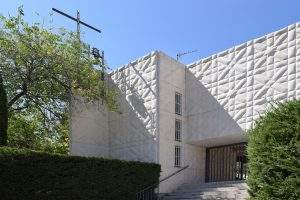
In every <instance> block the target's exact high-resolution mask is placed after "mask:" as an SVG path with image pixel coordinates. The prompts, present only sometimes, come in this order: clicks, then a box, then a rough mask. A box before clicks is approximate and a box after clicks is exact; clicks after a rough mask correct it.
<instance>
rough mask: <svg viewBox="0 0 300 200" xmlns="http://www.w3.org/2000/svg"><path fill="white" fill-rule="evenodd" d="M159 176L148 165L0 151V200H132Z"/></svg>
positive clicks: (154, 165)
mask: <svg viewBox="0 0 300 200" xmlns="http://www.w3.org/2000/svg"><path fill="white" fill-rule="evenodd" d="M159 174H160V166H159V165H157V164H152V163H142V162H129V161H121V160H109V159H102V158H86V157H78V156H66V155H58V154H48V153H42V152H35V151H31V150H25V149H22V150H20V149H13V148H7V147H6V148H4V147H1V148H0V199H1V200H6V199H7V200H19V199H20V200H43V199H47V200H52V199H53V200H54V199H55V200H57V199H64V200H68V199H70V200H71V199H72V200H75V199H76V200H81V199H86V200H94V199H95V200H96V199H97V200H101V199H106V200H110V199H113V200H122V199H124V200H125V199H126V200H127V199H128V200H132V199H134V198H135V193H136V192H137V191H139V190H140V189H143V188H144V187H146V186H149V185H151V184H153V183H157V182H158V179H159Z"/></svg>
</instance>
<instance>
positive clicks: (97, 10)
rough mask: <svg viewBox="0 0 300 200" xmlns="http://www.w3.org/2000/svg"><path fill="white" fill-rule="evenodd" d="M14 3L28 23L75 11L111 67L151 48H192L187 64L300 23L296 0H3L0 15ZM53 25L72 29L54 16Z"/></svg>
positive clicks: (71, 24)
mask: <svg viewBox="0 0 300 200" xmlns="http://www.w3.org/2000/svg"><path fill="white" fill-rule="evenodd" d="M19 5H24V10H25V18H26V19H27V20H28V21H41V18H44V19H45V21H46V23H47V20H50V17H49V13H50V12H51V8H52V7H55V8H57V9H60V10H62V11H64V12H67V13H69V14H70V15H73V16H75V15H76V10H80V13H81V19H82V20H83V21H85V22H88V23H89V24H92V25H93V26H95V27H99V28H100V29H102V30H103V33H102V34H98V33H96V32H93V31H91V30H89V29H87V28H82V30H83V31H84V32H85V34H84V40H85V41H87V42H88V43H90V44H91V45H92V46H95V47H98V48H102V49H104V50H105V55H106V60H107V63H108V65H109V67H111V68H116V67H119V66H121V65H123V64H126V63H128V62H129V61H132V60H134V59H136V58H138V57H141V56H143V55H145V54H147V53H148V52H150V51H153V50H162V51H164V52H165V53H167V54H168V55H170V56H172V57H176V53H177V52H184V51H189V50H194V49H197V50H198V52H196V53H193V54H190V55H186V56H184V57H183V58H182V60H181V62H183V63H186V64H187V63H191V62H193V61H196V60H198V59H200V58H203V57H207V56H209V55H212V54H214V53H217V52H219V51H222V50H225V49H227V48H230V47H232V46H234V45H238V44H241V43H243V42H246V41H248V40H250V39H253V38H256V37H259V36H262V35H264V34H266V33H269V32H273V31H275V30H278V29H280V28H283V27H285V26H287V25H290V24H292V23H295V22H299V21H300V12H299V8H300V1H299V0H181V1H180V0H147V1H146V0H90V1H89V0H81V1H79V0H76V1H75V0H73V1H71V0H43V1H42V0H31V1H29V0H24V1H20V0H9V1H8V0H7V1H2V2H1V6H0V13H1V14H2V15H8V14H14V13H15V12H16V10H17V7H18V6H19ZM35 12H38V13H40V18H39V17H37V16H36V14H35ZM53 25H54V27H57V28H58V27H61V26H63V27H66V28H67V29H70V30H74V31H75V30H76V24H75V23H74V22H72V21H70V20H69V19H66V18H65V17H62V16H59V15H58V14H54V15H53Z"/></svg>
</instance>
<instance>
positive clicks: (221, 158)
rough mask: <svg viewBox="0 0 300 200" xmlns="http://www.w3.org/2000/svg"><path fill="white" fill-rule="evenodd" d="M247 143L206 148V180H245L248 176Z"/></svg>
mask: <svg viewBox="0 0 300 200" xmlns="http://www.w3.org/2000/svg"><path fill="white" fill-rule="evenodd" d="M245 150H246V143H238V144H231V145H224V146H217V147H210V148H207V149H206V177H205V180H206V182H217V181H234V180H245V179H246V176H247V158H246V154H245Z"/></svg>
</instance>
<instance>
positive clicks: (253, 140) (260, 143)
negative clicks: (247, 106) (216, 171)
mask: <svg viewBox="0 0 300 200" xmlns="http://www.w3.org/2000/svg"><path fill="white" fill-rule="evenodd" d="M248 137H249V142H248V146H247V153H248V159H249V168H248V169H249V173H248V175H249V176H248V178H247V184H248V186H249V188H250V190H249V193H250V196H251V198H250V199H258V200H263V199H274V200H276V199H278V200H281V199H290V200H296V199H300V100H294V101H290V102H286V103H278V104H277V105H276V106H273V107H272V109H271V110H269V111H268V112H267V113H266V114H265V115H264V116H262V117H261V118H260V119H259V120H258V121H257V122H256V124H255V127H254V128H253V129H252V130H250V131H249V133H248Z"/></svg>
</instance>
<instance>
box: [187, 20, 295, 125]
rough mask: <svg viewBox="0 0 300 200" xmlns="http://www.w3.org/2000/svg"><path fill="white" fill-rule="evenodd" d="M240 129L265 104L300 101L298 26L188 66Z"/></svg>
mask: <svg viewBox="0 0 300 200" xmlns="http://www.w3.org/2000/svg"><path fill="white" fill-rule="evenodd" d="M189 70H190V71H191V72H192V73H193V74H194V76H195V77H196V78H198V79H199V81H201V83H202V84H204V86H205V87H206V88H207V89H208V90H209V91H210V92H211V94H212V95H213V96H214V97H215V98H216V99H217V101H218V102H219V103H220V104H221V105H222V106H223V107H224V108H225V109H226V110H227V111H228V113H229V114H230V115H231V116H232V117H233V118H234V120H236V121H237V122H238V124H239V125H240V126H241V128H243V129H248V128H249V127H251V125H252V124H253V121H254V120H255V119H257V117H259V115H260V114H261V113H262V112H263V111H264V110H265V107H266V105H267V102H270V101H283V100H287V99H292V98H296V97H297V98H299V97H300V23H297V24H294V25H291V26H288V27H287V28H284V29H282V30H279V31H277V32H274V33H271V34H268V35H266V36H263V37H261V38H258V39H255V40H251V41H249V42H247V43H244V44H242V45H239V46H235V47H233V48H231V49H228V50H226V51H224V52H221V53H218V54H216V55H213V56H211V57H209V58H206V59H203V60H200V61H198V62H196V63H193V64H191V65H189Z"/></svg>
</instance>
